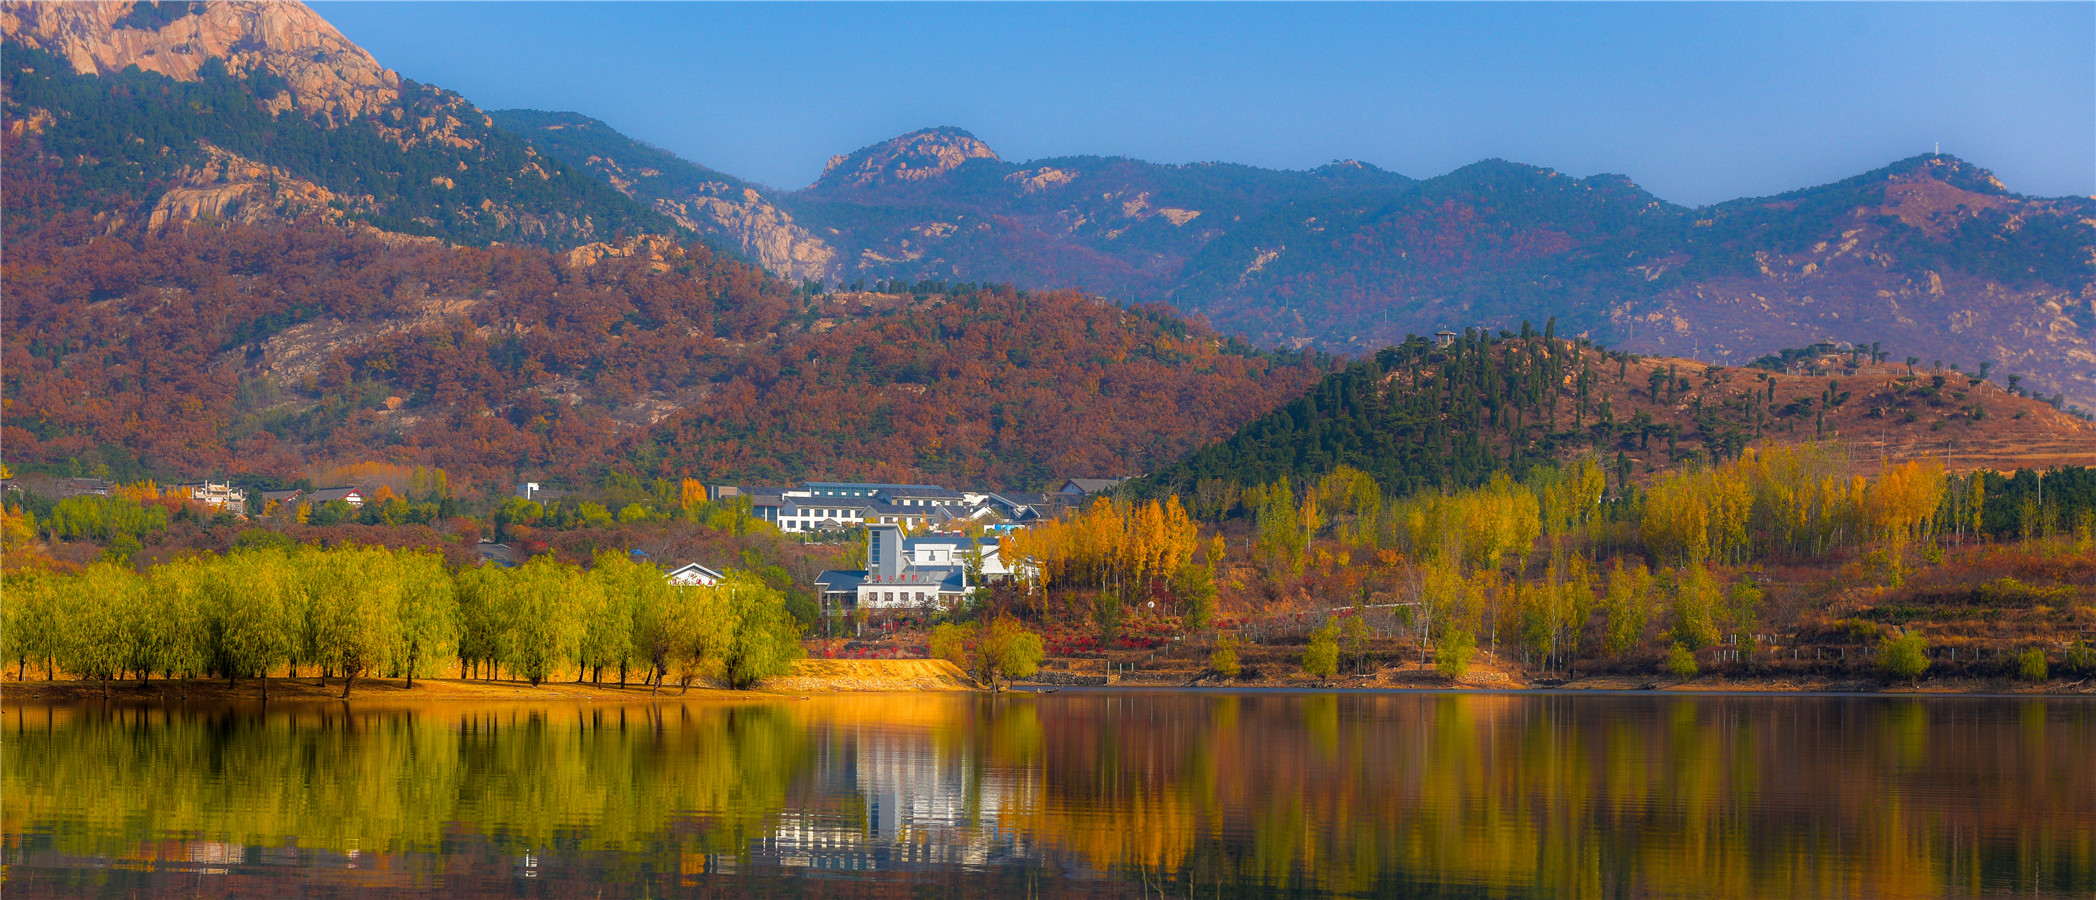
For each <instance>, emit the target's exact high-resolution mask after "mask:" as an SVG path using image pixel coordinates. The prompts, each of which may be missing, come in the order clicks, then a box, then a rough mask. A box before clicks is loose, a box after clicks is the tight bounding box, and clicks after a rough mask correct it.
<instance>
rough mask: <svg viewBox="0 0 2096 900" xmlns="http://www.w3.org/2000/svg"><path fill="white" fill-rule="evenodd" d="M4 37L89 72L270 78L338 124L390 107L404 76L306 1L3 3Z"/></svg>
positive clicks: (287, 99)
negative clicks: (133, 69)
mask: <svg viewBox="0 0 2096 900" xmlns="http://www.w3.org/2000/svg"><path fill="white" fill-rule="evenodd" d="M0 34H4V35H5V36H6V38H7V40H9V41H18V42H20V43H21V44H22V45H23V46H27V47H34V48H37V49H39V50H43V51H46V52H49V53H52V54H55V55H58V56H61V57H64V58H65V59H66V61H67V62H69V63H71V64H72V66H73V70H74V71H76V72H79V73H82V74H94V75H110V74H115V73H118V72H122V71H123V70H124V69H125V68H126V67H129V66H137V67H139V68H140V69H142V70H144V71H147V72H157V73H159V74H162V75H166V76H168V77H169V78H173V79H176V80H178V81H195V80H197V79H198V78H199V77H200V73H201V72H202V70H203V68H204V65H205V63H206V62H208V61H209V60H212V59H218V60H222V61H223V62H224V64H225V67H226V70H227V71H228V72H231V73H232V74H234V75H251V74H253V73H256V72H268V73H271V74H274V75H277V76H279V77H281V78H283V79H284V80H285V82H287V83H288V85H289V90H288V91H286V92H285V93H284V94H281V95H279V102H280V103H281V104H282V105H283V108H285V109H291V108H296V109H298V110H299V111H301V112H303V113H306V114H307V115H311V116H314V117H316V118H320V119H323V120H326V121H328V122H329V123H331V124H334V123H340V122H344V121H348V120H350V119H354V118H358V117H361V116H365V115H370V114H372V113H375V112H378V111H381V110H386V109H390V108H392V107H393V106H394V105H396V104H397V103H398V102H399V99H400V88H401V81H400V75H399V74H398V73H395V72H393V71H391V70H389V69H387V68H385V67H384V66H381V65H379V63H378V60H376V59H373V58H372V56H371V54H369V53H366V52H365V51H364V49H363V48H361V47H358V46H357V45H356V44H354V43H351V42H350V40H349V38H347V37H344V36H343V35H342V32H340V31H337V30H335V26H333V25H330V24H328V23H327V20H325V19H322V18H321V17H320V15H319V14H317V13H315V12H313V11H312V10H311V9H308V8H307V7H306V6H305V4H303V3H299V2H295V0H287V2H251V0H211V2H175V3H128V2H123V3H44V2H33V0H6V2H4V3H0Z"/></svg>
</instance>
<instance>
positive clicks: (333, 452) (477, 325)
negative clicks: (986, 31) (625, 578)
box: [4, 194, 1320, 489]
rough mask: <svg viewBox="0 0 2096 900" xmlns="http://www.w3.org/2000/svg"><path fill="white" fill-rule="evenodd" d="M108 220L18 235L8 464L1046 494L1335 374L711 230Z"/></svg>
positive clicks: (1065, 305) (1145, 314)
mask: <svg viewBox="0 0 2096 900" xmlns="http://www.w3.org/2000/svg"><path fill="white" fill-rule="evenodd" d="M15 196H17V195H13V194H10V202H12V198H13V197H15ZM102 232H103V229H102V228H101V227H99V226H98V225H97V224H96V223H95V222H94V220H93V218H92V217H91V216H89V215H87V214H86V213H84V212H74V213H68V214H65V215H62V216H60V217H58V218H57V219H55V220H53V221H52V222H50V223H48V224H47V225H45V226H44V227H42V228H40V229H37V230H35V231H32V232H29V233H28V234H25V235H22V236H20V237H18V238H17V239H15V240H14V241H12V242H11V243H10V246H9V252H8V255H7V259H6V261H5V263H4V266H5V268H4V274H5V277H6V280H7V284H8V293H9V299H8V306H7V310H6V315H7V321H6V325H7V328H6V344H5V353H6V361H7V366H6V374H5V382H4V386H5V392H6V396H7V398H8V408H7V413H8V414H7V421H6V425H5V428H6V444H7V453H8V459H9V461H10V462H12V463H14V464H17V465H21V464H29V465H31V466H36V467H59V468H61V469H62V468H64V467H66V466H69V465H70V466H74V467H78V468H81V469H82V470H83V471H92V470H93V469H95V467H97V466H107V467H109V472H110V474H112V475H113V476H115V477H118V478H120V479H123V480H133V479H136V478H142V477H147V476H151V477H156V478H160V479H162V480H173V479H188V478H195V477H200V476H203V475H207V474H219V475H223V474H239V473H253V474H256V475H262V476H268V477H273V478H296V477H298V474H299V473H300V472H303V471H305V470H307V469H308V468H309V467H311V466H314V465H319V464H323V463H326V462H344V461H354V460H360V459H374V460H384V461H391V462H400V463H407V464H420V465H429V466H437V467H441V468H444V469H446V470H447V471H449V472H450V473H451V475H452V478H453V479H454V481H455V483H456V484H457V485H458V486H459V487H461V488H464V487H465V486H466V485H469V484H470V485H476V486H480V487H495V486H499V485H506V484H508V483H511V482H513V481H515V480H517V479H519V478H520V477H525V478H531V479H533V480H548V481H553V482H556V483H566V484H572V485H576V486H582V485H586V484H594V483H596V481H597V480H599V479H600V478H602V477H603V476H604V474H605V473H606V472H609V471H619V472H625V473H628V474H630V475H638V476H642V477H655V476H663V477H673V478H674V477H679V476H685V475H692V476H697V477H702V478H706V479H708V480H752V479H780V480H786V479H796V478H803V477H840V478H842V477H860V476H868V477H872V476H879V477H883V478H890V479H893V480H900V481H955V480H969V481H981V482H985V483H988V484H992V485H998V486H1007V487H1012V488H1015V489H1016V488H1036V487H1041V486H1043V485H1045V483H1046V482H1048V481H1049V480H1051V479H1052V478H1053V476H1055V475H1068V474H1091V473H1121V474H1128V473H1134V472H1140V471H1143V470H1146V469H1148V468H1150V467H1153V466H1155V465H1159V464H1162V463H1164V462H1167V461H1169V460H1171V459H1173V458H1176V457H1177V456H1178V455H1180V454H1182V453H1184V452H1186V451H1188V450H1190V449H1192V448H1193V447H1195V446H1198V445H1199V444H1200V443H1201V442H1202V441H1205V440H1209V439H1212V438H1214V437H1217V436H1220V435H1222V434H1224V433H1226V432H1227V431H1228V430H1229V429H1230V428H1233V427H1235V426H1236V425H1237V424H1239V423H1242V422H1243V421H1245V420H1247V419H1250V418H1251V417H1252V416H1254V415H1257V414H1258V413H1259V412H1261V411H1263V410H1265V409H1267V408H1269V407H1270V406H1272V405H1273V404H1275V403H1278V402H1280V401H1281V400H1282V399H1283V398H1286V397H1288V396H1292V395H1294V394H1296V393H1297V392H1299V391H1301V390H1302V388H1303V386H1304V385H1306V384H1308V383H1309V382H1310V381H1311V380H1312V379H1314V378H1315V377H1316V376H1317V375H1318V374H1320V370H1319V369H1318V367H1317V366H1318V365H1319V363H1317V361H1316V360H1313V359H1309V358H1304V357H1299V356H1292V355H1291V356H1281V355H1272V354H1265V353H1259V352H1254V351H1252V350H1251V349H1250V348H1247V347H1244V346H1242V345H1238V344H1233V343H1231V342H1228V341H1225V340H1222V339H1220V338H1218V337H1216V336H1215V335H1214V334H1212V333H1210V332H1207V331H1205V330H1203V329H1201V328H1199V327H1198V326H1195V325H1191V324H1189V323H1187V322H1185V321H1183V320H1181V319H1179V318H1177V317H1176V315H1174V314H1171V313H1169V312H1165V311H1162V310H1133V311H1131V310H1124V309H1122V308H1120V307H1117V306H1114V305H1112V304H1108V303H1102V302H1099V301H1097V300H1092V299H1087V298H1084V297H1080V296H1077V295H1074V294H1067V293H1048V294H1026V293H1022V292H1016V291H1012V290H1009V289H1001V288H1000V289H980V288H966V289H955V290H948V289H947V288H945V287H944V286H939V287H938V289H936V290H932V289H929V288H930V287H931V286H926V287H927V288H928V289H927V290H926V291H924V292H922V293H907V294H888V295H808V294H803V293H798V292H795V291H793V290H792V289H790V288H788V287H787V286H785V285H783V284H781V283H779V282H778V281H776V280H774V279H772V278H770V277H769V276H767V275H765V274H764V273H763V272H762V271H761V270H759V269H757V268H755V267H754V266H751V265H748V264H746V263H740V262H735V261H731V260H726V259H723V258H721V257H719V256H716V255H715V254H714V253H713V251H712V250H710V249H709V248H708V247H706V246H705V245H703V244H694V245H691V246H678V245H676V244H673V243H670V242H668V241H664V240H659V239H650V240H644V241H632V242H628V243H627V244H624V245H621V246H618V247H594V248H583V249H582V250H579V251H576V252H574V253H571V254H567V255H563V256H556V255H554V254H551V253H549V252H547V251H544V250H540V249H536V248H531V247H518V246H498V247H488V248H471V247H452V246H443V245H439V244H434V243H431V244H420V243H411V244H406V245H389V244H388V243H387V242H384V241H381V240H380V239H378V238H377V237H375V236H372V235H368V234H360V233H356V232H351V231H344V230H342V229H340V228H336V227H331V226H327V225H323V224H319V223H308V224H303V225H295V226H280V225H205V224H201V223H192V224H189V225H184V226H179V227H173V228H169V229H166V230H163V231H161V232H159V233H145V232H141V231H137V230H127V231H122V232H118V233H115V234H104V233H102Z"/></svg>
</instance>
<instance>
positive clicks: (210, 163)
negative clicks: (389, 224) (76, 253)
mask: <svg viewBox="0 0 2096 900" xmlns="http://www.w3.org/2000/svg"><path fill="white" fill-rule="evenodd" d="M202 148H203V150H204V154H205V161H204V162H203V163H201V164H199V165H194V166H188V167H185V168H184V169H183V170H182V173H181V176H180V180H179V181H178V182H177V183H176V184H174V185H172V186H170V187H169V188H168V190H167V192H166V193H164V194H162V195H161V196H160V199H159V200H158V201H156V202H155V203H154V204H153V209H152V211H151V212H150V213H148V215H147V219H146V228H147V229H148V230H150V231H160V230H162V229H164V228H167V227H168V226H170V225H179V224H182V223H185V222H192V221H195V220H198V219H205V218H209V219H216V220H218V221H223V222H239V223H243V224H252V223H255V222H262V221H268V220H288V219H296V218H299V217H300V216H305V215H319V216H321V217H322V218H324V219H327V220H328V221H331V222H339V221H341V220H342V219H343V218H344V216H343V210H344V209H345V208H347V209H358V208H369V207H370V206H371V204H372V198H371V197H370V196H369V195H365V196H361V197H349V196H343V195H338V194H336V193H335V192H334V191H330V190H328V189H327V188H325V187H322V186H320V185H318V184H315V183H313V182H311V181H308V180H306V179H303V178H300V177H298V176H296V175H293V174H292V173H290V172H288V171H286V170H284V169H280V168H277V167H275V166H268V165H264V164H262V163H259V162H256V161H254V160H251V159H248V158H247V157H244V156H241V155H239V154H237V153H232V152H229V151H227V150H224V149H222V148H219V147H216V146H213V145H211V144H204V145H202Z"/></svg>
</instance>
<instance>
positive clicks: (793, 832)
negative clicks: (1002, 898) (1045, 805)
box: [760, 729, 1033, 871]
mask: <svg viewBox="0 0 2096 900" xmlns="http://www.w3.org/2000/svg"><path fill="white" fill-rule="evenodd" d="M818 741H819V743H820V744H821V745H822V746H821V747H820V749H819V750H818V751H817V752H818V755H819V757H820V761H819V762H818V764H817V765H818V766H819V767H820V770H821V773H820V775H818V778H817V781H818V784H817V786H816V789H817V790H818V792H820V793H822V794H825V795H827V796H828V799H829V800H830V801H832V802H831V803H829V804H816V805H811V806H809V807H804V808H802V809H801V810H799V811H795V812H789V813H788V814H786V815H784V816H782V817H781V818H780V820H779V824H778V827H777V829H776V830H774V831H773V833H772V834H771V836H769V837H768V838H766V839H764V841H763V846H762V847H761V848H760V852H765V853H768V854H769V855H772V856H773V857H774V858H775V859H776V860H777V862H778V863H779V864H780V865H782V866H796V867H807V868H811V869H828V870H836V871H869V870H877V869H892V868H909V867H916V866H954V865H967V866H981V865H990V864H996V863H999V862H1003V861H1007V860H1011V859H1014V858H1027V857H1031V856H1032V855H1033V845H1032V842H1031V841H1030V840H1028V839H1026V838H1024V837H1022V836H1021V835H1019V834H1018V833H1017V832H1015V831H1013V830H1011V829H1007V828H1003V827H1001V826H1000V825H999V823H998V812H999V811H1000V810H1002V809H1004V808H1006V805H1007V804H1008V803H1012V802H1014V801H1015V800H1016V799H1017V798H1016V796H1015V795H1016V794H1018V793H1019V792H1020V791H1021V790H1023V788H1024V787H1025V785H1023V784H1019V783H1017V782H1015V781H1013V780H1012V779H1011V778H1010V777H1009V776H1010V775H1011V773H1006V772H999V771H997V770H994V769H990V768H989V767H987V766H985V765H983V763H982V760H980V759H977V758H975V757H974V756H973V755H972V754H971V753H970V752H969V751H968V750H966V749H962V750H958V751H955V750H949V751H947V752H945V753H943V754H942V753H941V752H940V750H939V748H938V747H936V746H934V744H933V742H932V739H931V735H930V733H929V732H924V731H900V730H888V729H880V730H870V731H856V732H851V733H844V734H837V733H832V734H830V735H827V736H826V737H824V738H818ZM821 807H828V808H827V809H822V808H821ZM853 807H856V808H857V813H856V814H854V813H853V812H852V808H853Z"/></svg>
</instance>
